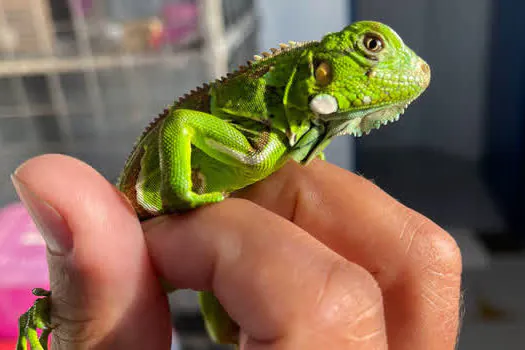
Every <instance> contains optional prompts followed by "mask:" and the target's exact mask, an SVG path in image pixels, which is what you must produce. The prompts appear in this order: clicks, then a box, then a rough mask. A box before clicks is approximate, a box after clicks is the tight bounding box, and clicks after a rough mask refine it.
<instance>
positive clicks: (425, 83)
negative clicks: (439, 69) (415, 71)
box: [419, 59, 431, 89]
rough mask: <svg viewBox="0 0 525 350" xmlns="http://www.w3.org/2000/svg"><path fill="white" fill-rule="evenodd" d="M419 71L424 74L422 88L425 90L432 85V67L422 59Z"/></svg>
mask: <svg viewBox="0 0 525 350" xmlns="http://www.w3.org/2000/svg"><path fill="white" fill-rule="evenodd" d="M419 69H420V70H421V72H422V73H423V74H422V75H423V79H422V80H421V83H420V86H421V87H422V88H423V89H426V88H427V87H428V85H429V84H430V75H431V74H430V66H429V65H428V64H427V63H426V62H425V61H423V60H422V59H420V61H419Z"/></svg>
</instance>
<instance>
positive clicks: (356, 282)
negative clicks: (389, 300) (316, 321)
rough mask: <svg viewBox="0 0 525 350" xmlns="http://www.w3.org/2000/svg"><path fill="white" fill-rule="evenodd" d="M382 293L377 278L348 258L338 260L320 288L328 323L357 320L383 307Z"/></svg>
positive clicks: (319, 302) (324, 313) (322, 306)
mask: <svg viewBox="0 0 525 350" xmlns="http://www.w3.org/2000/svg"><path fill="white" fill-rule="evenodd" d="M382 298H383V297H382V293H381V289H380V288H379V284H378V283H377V281H376V279H375V278H374V277H373V276H372V275H371V274H370V273H369V272H368V271H367V270H365V269H364V268H362V267H361V266H359V265H356V264H352V263H349V262H348V261H346V260H345V261H342V259H341V260H336V261H334V262H333V263H332V264H331V265H330V268H329V270H328V273H327V274H326V278H325V280H324V283H323V284H322V286H321V287H320V289H319V296H318V299H317V305H318V309H320V310H321V315H322V318H323V320H324V322H326V321H329V322H327V324H333V323H336V322H337V323H339V322H341V321H344V322H346V323H352V322H357V321H359V320H360V318H362V317H364V315H367V317H368V316H373V315H375V314H376V313H377V312H378V311H379V310H381V307H380V306H381V305H382V304H383V301H382Z"/></svg>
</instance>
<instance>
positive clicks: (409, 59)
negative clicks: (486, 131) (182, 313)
mask: <svg viewBox="0 0 525 350" xmlns="http://www.w3.org/2000/svg"><path fill="white" fill-rule="evenodd" d="M271 51H272V52H271V53H268V52H264V53H263V54H262V56H255V60H254V61H251V62H248V65H247V66H242V67H240V68H239V69H238V70H237V71H235V72H233V73H230V74H228V75H227V76H226V77H224V78H222V79H220V80H216V81H214V82H212V83H210V84H205V85H203V86H202V87H199V88H197V89H196V90H194V91H191V92H190V93H189V94H186V95H184V96H183V97H182V98H180V99H179V101H178V102H176V103H174V104H173V105H172V106H170V107H169V108H168V109H166V110H164V113H162V114H161V115H160V116H159V117H158V118H157V119H155V120H154V121H153V122H152V123H151V124H150V125H149V126H148V127H147V128H146V130H145V131H144V133H143V134H142V136H141V137H140V138H139V139H138V141H137V143H136V144H135V147H134V148H133V150H132V152H131V155H130V156H129V158H128V160H127V162H126V164H125V167H124V170H123V172H122V174H121V176H120V178H119V181H118V184H117V186H118V188H119V189H120V190H121V191H122V192H123V193H124V194H125V195H126V196H127V197H128V198H129V199H130V201H131V203H132V205H133V207H134V209H135V210H136V212H137V215H138V217H139V219H140V220H146V219H148V218H152V217H155V216H158V215H162V214H168V213H173V212H180V211H185V210H189V209H193V208H197V207H199V206H201V205H204V204H210V203H215V202H219V201H222V200H224V199H225V198H226V197H228V195H229V194H231V193H232V192H234V191H236V190H239V189H241V188H244V187H246V186H248V185H250V184H253V183H255V182H257V181H260V180H262V179H264V178H266V177H267V176H269V175H270V174H272V173H273V172H275V171H277V170H278V169H279V168H281V166H283V165H284V164H285V163H286V162H287V161H289V160H294V161H296V162H299V163H301V164H305V165H306V164H308V162H310V161H311V160H312V159H314V158H315V157H321V158H324V156H323V150H324V148H325V147H326V146H327V145H328V144H329V143H330V141H331V140H332V139H333V138H334V137H336V136H339V135H344V134H351V135H354V136H361V135H362V134H368V133H369V132H370V131H371V130H372V129H378V128H379V127H380V126H381V125H385V124H387V123H389V122H393V121H396V120H398V119H399V116H400V115H401V114H402V113H403V112H404V110H405V108H406V107H407V106H408V104H409V103H411V102H412V101H413V100H415V99H416V98H417V97H418V96H419V95H420V94H421V93H422V92H423V91H424V90H425V89H426V88H427V86H428V84H429V82H430V68H429V66H428V65H427V63H425V61H423V60H422V59H421V58H419V57H418V56H417V55H416V54H415V53H414V52H413V51H412V50H411V49H409V48H408V47H407V46H406V45H405V44H404V43H403V41H402V39H401V38H400V37H399V36H398V35H397V34H396V33H395V32H394V31H393V30H392V29H391V28H389V27H388V26H386V25H384V24H381V23H377V22H357V23H354V24H351V25H350V26H348V27H346V28H345V29H343V30H342V31H340V32H337V33H329V34H327V35H326V36H324V37H323V38H322V40H321V41H312V42H304V43H295V42H290V43H289V44H281V45H280V48H278V49H272V50H271ZM35 295H37V296H41V298H40V299H37V301H36V302H35V304H34V305H33V307H32V308H31V309H30V310H29V311H28V312H27V313H25V314H24V315H22V317H21V318H20V338H19V344H18V349H27V341H29V343H30V346H31V348H32V349H47V337H48V335H49V333H50V330H51V329H52V325H51V322H50V319H49V307H50V304H51V303H50V299H49V298H50V293H48V292H46V291H43V290H35ZM200 303H201V308H202V312H203V316H204V319H205V321H206V327H207V329H208V331H209V334H210V336H211V337H212V338H213V339H214V340H215V341H216V342H219V343H233V344H236V343H237V342H238V339H237V336H238V326H237V325H236V324H235V322H234V321H233V320H231V319H230V318H229V317H228V315H227V313H226V312H225V311H224V309H223V308H222V307H221V305H220V303H219V302H218V300H217V299H216V298H215V297H214V295H213V294H212V293H211V292H201V293H200ZM38 329H44V332H43V334H42V336H41V337H40V339H39V337H38V335H37V330H38Z"/></svg>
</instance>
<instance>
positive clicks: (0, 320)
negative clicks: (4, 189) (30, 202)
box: [0, 203, 49, 339]
mask: <svg viewBox="0 0 525 350" xmlns="http://www.w3.org/2000/svg"><path fill="white" fill-rule="evenodd" d="M36 287H41V288H49V278H48V271H47V260H46V247H45V243H44V240H43V239H42V237H41V236H40V234H39V233H38V230H37V229H36V227H35V225H34V223H33V221H32V220H31V217H30V216H29V214H28V213H27V211H26V209H25V208H24V206H23V205H22V204H20V203H14V204H11V205H9V206H7V207H5V208H3V209H0V339H1V338H12V337H16V335H17V333H18V317H19V316H20V315H21V314H22V313H23V312H25V311H26V310H27V308H28V307H29V306H31V304H32V303H33V301H34V300H35V298H36V297H35V296H33V294H32V293H31V290H32V289H33V288H36Z"/></svg>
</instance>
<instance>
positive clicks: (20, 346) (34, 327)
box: [16, 288, 53, 350]
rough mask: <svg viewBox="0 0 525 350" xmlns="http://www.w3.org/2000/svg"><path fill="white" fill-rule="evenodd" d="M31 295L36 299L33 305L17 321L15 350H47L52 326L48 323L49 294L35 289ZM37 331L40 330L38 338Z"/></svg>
mask: <svg viewBox="0 0 525 350" xmlns="http://www.w3.org/2000/svg"><path fill="white" fill-rule="evenodd" d="M33 294H34V295H35V296H37V297H40V298H38V299H37V300H35V302H34V303H33V305H32V306H31V307H30V308H29V310H27V312H26V313H24V314H23V315H22V316H20V318H19V319H18V332H19V333H18V342H17V345H16V349H17V350H27V349H28V347H27V342H28V341H29V346H30V347H29V348H30V349H31V350H47V348H48V339H49V335H50V334H51V330H52V328H53V327H52V325H51V321H50V306H51V299H50V296H51V292H50V291H47V290H44V289H41V288H35V289H33ZM38 330H41V333H40V336H39V335H38Z"/></svg>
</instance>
